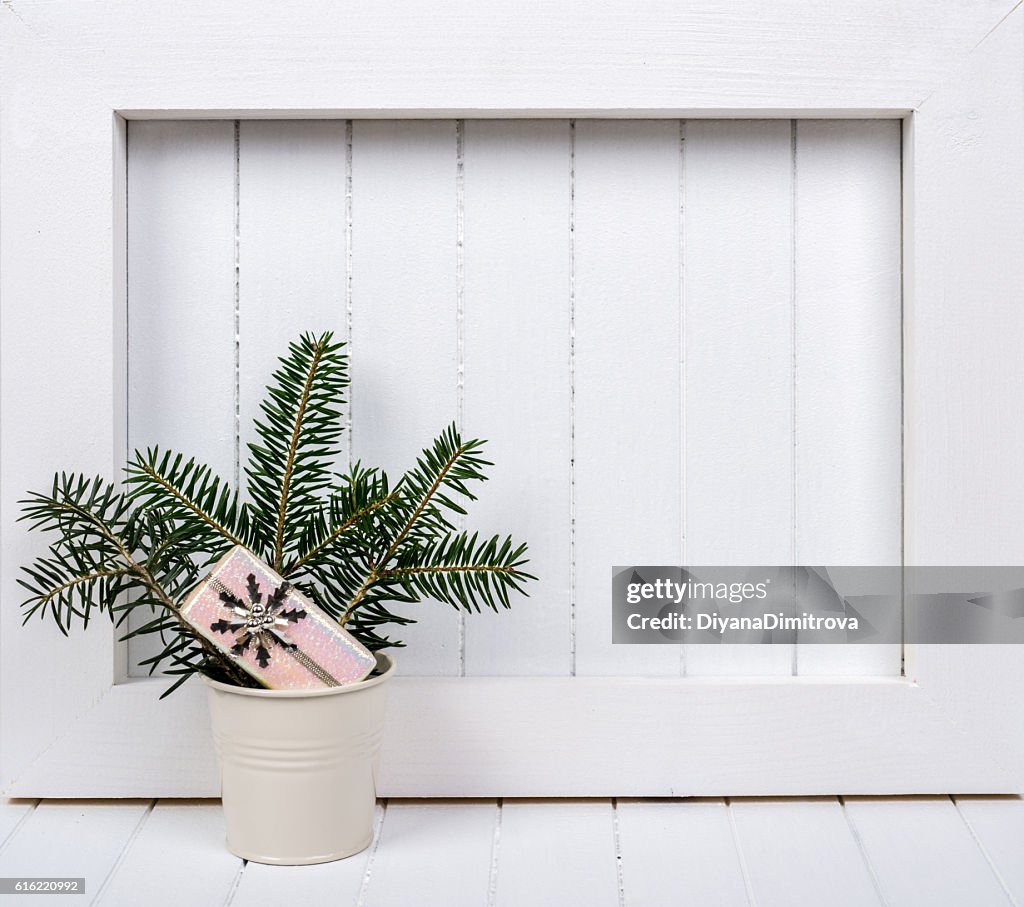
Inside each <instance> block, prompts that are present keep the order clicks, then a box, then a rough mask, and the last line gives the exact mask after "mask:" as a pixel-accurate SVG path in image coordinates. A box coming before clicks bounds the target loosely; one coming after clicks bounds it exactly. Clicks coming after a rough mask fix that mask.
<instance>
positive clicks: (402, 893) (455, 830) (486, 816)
mask: <svg viewBox="0 0 1024 907" xmlns="http://www.w3.org/2000/svg"><path fill="white" fill-rule="evenodd" d="M496 813H497V807H496V804H495V802H494V801H493V800H491V801H481V800H476V801H474V800H460V801H441V800H433V801H429V802H418V801H414V800H391V801H389V802H388V805H387V808H386V810H385V813H384V821H383V823H382V825H381V828H380V832H379V833H378V838H377V846H376V849H375V850H374V852H373V853H371V855H370V864H369V868H368V870H367V882H366V886H365V888H364V891H363V892H362V903H361V907H408V905H409V904H410V898H411V897H412V898H413V902H414V903H415V904H416V907H463V905H473V907H479V905H481V904H486V903H487V892H488V883H489V879H490V869H491V849H492V844H493V840H494V823H495V818H496Z"/></svg>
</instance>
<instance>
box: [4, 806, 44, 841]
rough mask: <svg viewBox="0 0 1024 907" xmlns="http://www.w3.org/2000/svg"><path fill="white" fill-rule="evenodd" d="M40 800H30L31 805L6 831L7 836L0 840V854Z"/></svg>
mask: <svg viewBox="0 0 1024 907" xmlns="http://www.w3.org/2000/svg"><path fill="white" fill-rule="evenodd" d="M41 802H42V801H40V800H34V801H33V802H32V805H31V806H30V807H29V808H28V809H27V810H25V815H23V816H22V817H21V818H20V819H18V821H17V822H15V823H14V828H12V829H11V830H10V831H9V832H8V833H7V837H5V838H3V839H2V840H0V854H2V853H3V852H4V851H5V850H6V849H7V845H8V844H10V843H11V841H13V840H14V836H15V835H16V834H17V833H18V832H19V831H21V826H22V825H24V824H25V823H26V822H27V821H28V820H29V819H30V818H31V816H32V814H33V813H34V812H35V811H36V809H37V808H38V806H39V804H40V803H41Z"/></svg>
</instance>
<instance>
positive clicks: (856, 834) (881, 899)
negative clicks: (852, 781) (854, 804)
mask: <svg viewBox="0 0 1024 907" xmlns="http://www.w3.org/2000/svg"><path fill="white" fill-rule="evenodd" d="M836 799H837V800H838V801H839V806H840V808H841V809H842V811H843V818H845V819H846V827H847V828H849V829H850V834H851V835H852V836H853V840H854V843H856V845H857V850H858V852H859V853H860V858H861V860H862V861H863V863H864V867H865V869H867V871H868V877H869V878H870V879H871V884H872V886H873V887H874V889H875V895H876V896H877V898H878V903H879V904H881V905H882V907H888V904H889V902H888V900H887V899H886V897H885V892H884V890H883V889H882V882H881V880H880V879H879V878H878V874H877V873H876V872H875V867H874V866H873V865H872V863H871V858H870V857H869V856H868V850H867V848H866V847H865V846H864V840H863V838H861V836H860V831H859V830H858V829H857V823H856V822H854V821H853V816H851V815H850V811H849V810H848V809H847V808H846V798H845V797H836Z"/></svg>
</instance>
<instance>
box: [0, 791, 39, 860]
mask: <svg viewBox="0 0 1024 907" xmlns="http://www.w3.org/2000/svg"><path fill="white" fill-rule="evenodd" d="M38 802H39V801H38V800H0V849H2V848H3V846H4V844H5V843H6V841H7V839H8V838H9V837H10V836H11V835H12V834H13V832H14V830H15V829H16V828H17V827H18V823H19V822H23V821H24V820H25V817H26V816H28V814H29V813H31V812H32V810H33V809H35V807H36V803H38Z"/></svg>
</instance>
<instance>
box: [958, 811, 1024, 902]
mask: <svg viewBox="0 0 1024 907" xmlns="http://www.w3.org/2000/svg"><path fill="white" fill-rule="evenodd" d="M955 803H956V807H957V809H958V810H959V811H960V815H961V816H963V818H964V821H966V822H967V826H968V828H969V829H970V831H971V833H972V834H973V835H974V837H975V838H976V839H977V841H978V844H979V845H980V846H981V849H982V851H983V853H984V854H985V856H986V857H987V858H988V860H989V862H990V864H991V866H992V867H993V870H994V871H995V873H996V875H997V876H998V877H999V879H1000V881H1001V883H1002V884H1003V886H1004V887H1005V888H1006V890H1007V891H1008V892H1009V893H1010V896H1011V897H1012V898H1013V899H1014V901H1015V902H1016V903H1017V904H1024V860H1021V846H1022V842H1024V800H1022V799H1021V798H1020V797H956V798H955Z"/></svg>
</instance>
